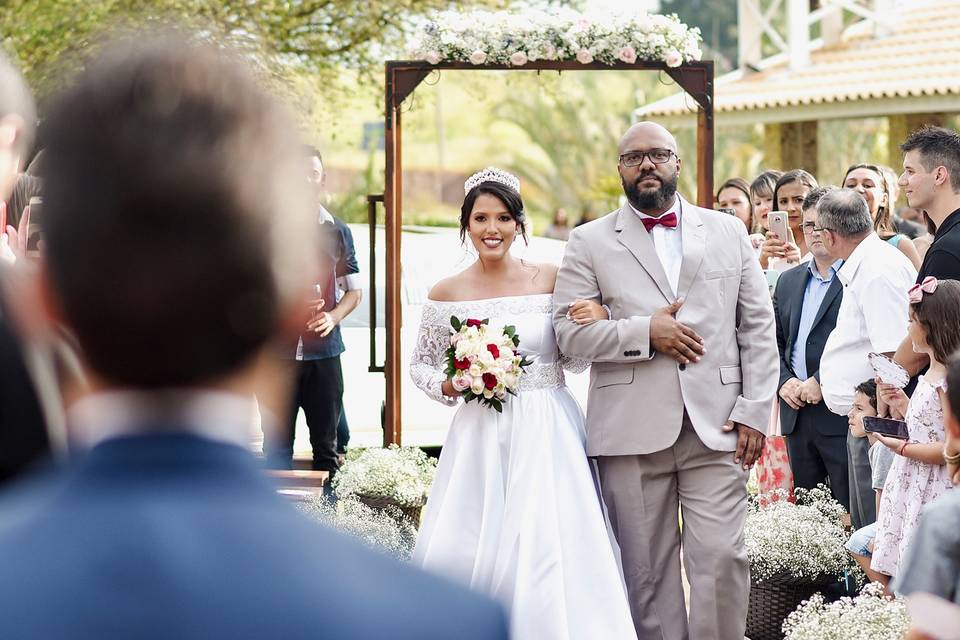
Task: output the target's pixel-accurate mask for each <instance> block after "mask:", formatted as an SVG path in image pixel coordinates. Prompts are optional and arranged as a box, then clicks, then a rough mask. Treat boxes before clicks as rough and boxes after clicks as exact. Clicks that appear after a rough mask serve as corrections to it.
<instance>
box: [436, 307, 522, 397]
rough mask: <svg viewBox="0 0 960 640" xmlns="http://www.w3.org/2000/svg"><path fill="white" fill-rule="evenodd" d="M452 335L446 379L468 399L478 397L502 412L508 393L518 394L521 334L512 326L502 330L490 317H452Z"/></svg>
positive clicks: (520, 370) (520, 366) (448, 350)
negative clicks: (464, 318) (461, 318)
mask: <svg viewBox="0 0 960 640" xmlns="http://www.w3.org/2000/svg"><path fill="white" fill-rule="evenodd" d="M450 326H451V327H453V335H452V336H451V337H450V348H449V349H447V371H446V373H447V379H448V380H450V383H451V384H452V385H453V388H454V389H456V390H457V391H459V392H460V395H462V396H463V397H464V399H465V400H466V401H467V402H470V401H471V400H476V401H477V402H482V403H483V404H485V405H487V406H489V407H493V408H494V409H496V410H497V411H498V412H501V413H502V412H503V401H504V400H506V399H507V394H508V393H510V394H513V395H516V393H517V388H518V386H519V384H520V376H522V375H523V369H524V367H526V366H527V365H529V364H532V363H531V361H529V360H527V359H526V358H525V357H523V356H522V355H520V352H519V351H518V350H517V347H519V346H520V336H518V335H517V332H516V329H515V328H514V327H512V326H508V327H504V328H503V329H501V330H499V331H494V330H492V329H491V328H490V320H489V319H486V320H476V319H473V318H469V319H467V320H460V319H459V318H457V317H456V316H452V317H451V318H450Z"/></svg>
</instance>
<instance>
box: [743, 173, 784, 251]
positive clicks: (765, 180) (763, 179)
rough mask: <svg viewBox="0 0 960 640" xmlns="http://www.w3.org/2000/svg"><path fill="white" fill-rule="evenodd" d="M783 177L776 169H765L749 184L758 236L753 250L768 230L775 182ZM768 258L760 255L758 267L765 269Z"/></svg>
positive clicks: (754, 241) (760, 243)
mask: <svg viewBox="0 0 960 640" xmlns="http://www.w3.org/2000/svg"><path fill="white" fill-rule="evenodd" d="M782 175H783V172H782V171H777V170H776V169H767V170H766V171H764V172H762V173H761V174H760V175H758V176H757V177H756V178H754V179H753V182H751V183H750V202H751V203H752V204H753V229H754V230H755V231H756V232H758V233H759V234H760V242H759V243H757V242H756V240H755V239H753V238H752V237H751V240H753V245H754V248H755V249H757V248H758V246H759V245H762V243H763V240H764V238H765V237H766V233H767V231H768V230H769V227H768V226H767V225H768V222H767V217H768V216H769V214H770V212H771V211H773V209H774V206H773V190H774V188H775V187H776V186H777V180H779V179H780V176H782ZM768 258H769V256H768V257H767V258H765V257H763V256H762V255H761V257H760V266H761V267H762V268H764V269H766V268H767V262H768Z"/></svg>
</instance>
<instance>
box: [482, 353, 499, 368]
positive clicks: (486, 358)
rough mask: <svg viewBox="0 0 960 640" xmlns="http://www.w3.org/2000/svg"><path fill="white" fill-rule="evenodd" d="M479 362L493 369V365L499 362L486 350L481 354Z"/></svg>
mask: <svg viewBox="0 0 960 640" xmlns="http://www.w3.org/2000/svg"><path fill="white" fill-rule="evenodd" d="M479 360H480V362H482V363H483V364H484V365H485V366H487V367H492V366H493V363H494V362H496V361H497V359H496V358H494V357H493V354H492V353H490V352H489V351H487V350H486V349H484V350H483V351H481V352H480V356H479Z"/></svg>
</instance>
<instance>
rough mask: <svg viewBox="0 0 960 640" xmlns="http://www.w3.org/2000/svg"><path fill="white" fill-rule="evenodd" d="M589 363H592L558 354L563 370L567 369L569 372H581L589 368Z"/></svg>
mask: <svg viewBox="0 0 960 640" xmlns="http://www.w3.org/2000/svg"><path fill="white" fill-rule="evenodd" d="M591 364H593V363H592V362H590V361H589V360H581V359H579V358H572V357H570V356H565V355H563V354H562V353H561V354H560V366H561V367H563V369H564V371H569V372H570V373H583V372H584V371H586V370H587V369H589V368H590V365H591Z"/></svg>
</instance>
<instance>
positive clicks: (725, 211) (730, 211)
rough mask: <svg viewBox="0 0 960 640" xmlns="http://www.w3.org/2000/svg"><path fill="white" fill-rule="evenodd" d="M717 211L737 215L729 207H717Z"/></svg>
mask: <svg viewBox="0 0 960 640" xmlns="http://www.w3.org/2000/svg"><path fill="white" fill-rule="evenodd" d="M717 211H719V212H720V213H725V214H727V215H728V216H735V215H737V212H736V211H734V210H733V209H731V208H730V207H723V208H722V209H717Z"/></svg>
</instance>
